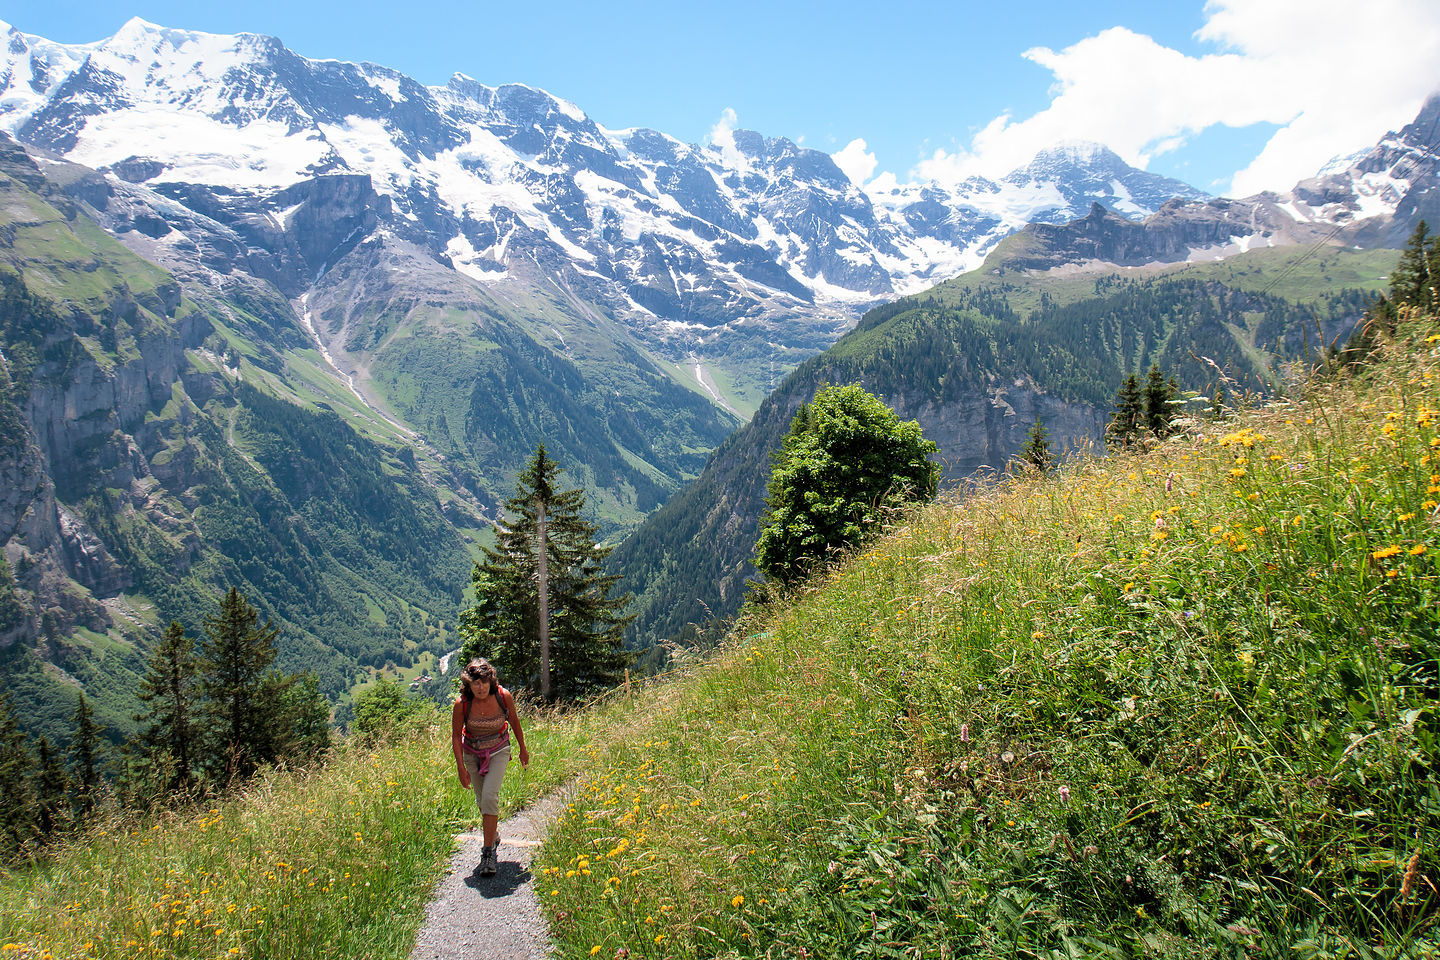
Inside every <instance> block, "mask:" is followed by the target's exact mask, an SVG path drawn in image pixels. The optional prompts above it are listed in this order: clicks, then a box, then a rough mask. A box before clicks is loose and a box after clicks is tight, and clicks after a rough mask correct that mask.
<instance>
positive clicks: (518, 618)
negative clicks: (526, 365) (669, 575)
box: [460, 443, 632, 700]
mask: <svg viewBox="0 0 1440 960" xmlns="http://www.w3.org/2000/svg"><path fill="white" fill-rule="evenodd" d="M562 472H563V470H562V469H561V467H560V466H559V465H558V464H557V463H556V462H555V461H554V460H551V459H550V457H549V456H548V455H547V454H546V452H545V445H544V444H543V443H542V444H540V446H539V447H537V448H536V450H535V455H534V457H532V458H531V460H530V463H529V465H528V466H527V467H526V469H525V472H524V473H522V474H521V475H520V477H519V479H518V480H517V481H516V484H515V495H514V496H513V497H511V498H510V499H509V500H507V501H505V514H506V516H507V518H508V519H507V520H505V521H504V522H502V523H499V524H497V525H496V543H495V546H494V547H489V548H486V550H485V556H484V559H482V560H480V561H478V562H477V563H476V564H475V566H474V569H473V571H472V572H471V583H472V584H473V585H474V588H475V604H474V606H472V607H470V608H469V609H467V610H466V611H465V612H464V613H463V614H462V615H461V618H460V635H461V637H462V638H463V641H464V644H463V653H462V656H463V657H464V658H465V659H467V660H468V659H470V658H473V657H476V656H482V657H487V658H488V659H490V660H491V661H492V662H493V663H494V664H495V666H496V669H497V670H499V671H500V674H501V677H502V680H503V681H505V682H507V683H512V684H516V685H519V686H523V687H526V688H528V689H530V690H534V691H536V692H537V693H538V694H539V695H540V696H541V697H542V698H544V699H547V700H574V699H577V698H579V697H583V696H585V695H587V694H589V693H592V692H595V691H598V690H603V689H605V688H607V687H611V686H614V685H615V684H616V683H618V682H619V681H620V679H621V677H622V676H623V673H624V670H625V667H626V666H627V664H628V663H629V662H630V657H629V655H628V654H626V652H625V651H624V649H623V648H622V646H621V639H622V634H623V632H624V629H625V626H626V624H628V623H629V622H630V620H631V619H632V618H631V617H628V616H626V615H624V614H623V612H622V611H623V610H624V608H625V606H626V605H627V604H628V603H629V600H630V598H629V597H628V596H619V597H616V596H611V590H613V589H614V586H615V584H616V582H617V581H618V580H619V579H620V578H619V577H618V576H615V575H613V574H612V575H607V574H604V573H602V572H601V565H602V563H603V562H604V560H605V557H606V556H608V555H609V553H610V549H611V548H609V547H602V546H599V545H598V544H597V543H596V542H595V533H596V531H595V526H594V524H592V523H590V522H589V521H587V520H585V518H584V517H583V516H581V512H582V511H583V510H584V508H585V494H584V492H583V491H581V490H575V489H571V490H561V489H559V487H558V485H557V484H558V480H559V475H560V474H561V473H562ZM542 517H543V518H544V523H543V530H542V524H541V518H542ZM542 532H543V541H544V543H545V553H544V556H545V564H544V566H545V568H546V569H545V574H546V576H545V578H544V579H545V581H546V591H545V599H546V603H545V606H546V607H547V608H548V617H547V620H548V628H549V629H548V640H549V650H548V659H549V667H550V670H549V677H548V680H549V682H548V684H546V683H545V682H544V681H545V680H546V677H545V676H544V671H543V669H542V666H543V664H542V653H543V652H544V651H542V649H541V643H542V638H543V637H544V635H545V633H546V631H545V626H546V624H542V623H541V616H540V612H541V606H542V604H541V602H540V585H539V583H540V568H541V563H540V547H539V544H540V543H541V541H542Z"/></svg>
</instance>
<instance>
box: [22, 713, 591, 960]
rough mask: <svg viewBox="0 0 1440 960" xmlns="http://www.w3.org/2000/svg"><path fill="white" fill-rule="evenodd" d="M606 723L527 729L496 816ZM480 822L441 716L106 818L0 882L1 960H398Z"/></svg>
mask: <svg viewBox="0 0 1440 960" xmlns="http://www.w3.org/2000/svg"><path fill="white" fill-rule="evenodd" d="M602 717H603V713H598V712H597V713H595V714H593V715H578V714H577V715H573V716H552V715H535V716H531V717H530V718H529V720H530V722H529V723H527V724H526V734H527V737H526V740H527V745H528V746H529V748H530V751H531V754H532V757H533V762H532V763H531V765H530V769H529V770H528V771H525V770H522V769H521V767H520V764H519V763H518V762H517V763H514V764H512V765H511V772H509V773H507V775H506V778H505V783H504V789H503V791H502V794H501V801H502V805H503V808H504V810H505V812H507V813H508V812H510V811H513V810H514V809H516V808H517V807H519V806H521V805H523V804H524V803H527V802H529V801H530V800H533V799H535V798H536V797H539V796H542V795H544V794H547V793H550V792H552V791H553V790H555V789H557V788H558V787H560V786H561V785H562V784H563V783H565V782H566V781H567V780H568V779H570V778H571V777H572V776H573V773H574V771H573V767H572V766H571V763H572V761H573V758H575V757H576V756H578V749H579V747H580V746H581V745H583V744H585V743H586V742H588V739H589V738H590V736H591V733H590V732H589V731H590V730H591V725H592V724H594V723H595V722H596V721H598V720H600V719H601V718H602ZM478 820H479V816H478V811H477V810H476V808H475V801H474V798H473V796H472V795H471V793H470V792H469V791H468V790H462V789H461V788H460V785H459V781H458V779H457V778H456V776H455V761H454V757H453V755H452V753H451V747H450V731H449V726H448V724H442V723H440V722H439V717H438V716H437V717H435V720H434V722H433V723H428V724H425V725H423V726H422V727H421V728H420V729H418V730H413V731H411V732H410V733H408V734H405V735H403V736H399V737H398V738H397V739H396V740H395V742H392V743H390V744H388V745H385V746H381V747H379V748H375V749H366V748H361V747H358V746H355V745H349V746H343V747H341V748H339V749H338V750H336V751H335V752H334V753H333V755H332V756H330V757H329V758H328V759H327V760H326V762H325V763H324V764H323V765H321V766H317V767H315V768H313V769H309V770H295V771H285V770H271V771H269V772H267V773H265V774H264V775H262V776H261V777H259V778H257V779H256V780H255V781H254V782H252V783H251V784H250V785H249V786H247V787H246V788H245V789H244V790H243V791H241V792H240V793H238V794H237V795H235V796H233V797H230V798H228V799H225V800H223V801H220V802H215V803H209V804H207V803H199V804H195V805H189V806H185V807H183V808H180V809H173V810H165V811H160V812H156V813H152V814H139V813H130V814H121V813H112V814H110V815H109V816H108V818H106V819H105V820H104V821H103V822H101V823H99V824H97V825H96V826H95V827H94V828H93V829H92V830H90V831H88V832H87V833H85V834H83V835H81V836H78V837H75V838H73V839H71V840H70V841H69V842H68V843H66V844H64V845H62V846H60V847H58V848H56V849H51V850H49V851H47V852H46V855H45V857H44V858H43V859H42V860H40V861H39V862H37V863H35V864H32V865H28V866H20V867H12V868H11V869H10V870H8V871H0V957H3V958H5V960H10V958H12V957H24V958H40V960H48V958H70V957H76V958H80V957H86V958H90V957H93V958H140V957H145V958H151V957H157V958H159V957H163V958H200V957H204V958H212V957H255V958H261V957H263V958H275V960H280V958H287V960H288V958H310V957H313V958H317V960H318V958H335V957H347V958H349V957H362V958H404V957H407V956H409V953H410V950H411V948H412V946H413V945H414V941H415V935H416V932H417V930H418V929H419V925H420V923H421V921H422V920H423V919H424V904H425V901H426V898H427V897H428V896H429V894H430V891H431V890H432V888H433V886H434V884H435V882H436V881H437V880H438V879H439V877H440V876H441V875H443V872H444V869H445V866H446V864H447V862H448V860H449V857H450V854H451V852H452V851H453V849H454V844H455V836H456V834H458V833H461V832H464V831H466V830H469V829H472V828H473V827H474V826H475V824H476V823H477V822H478Z"/></svg>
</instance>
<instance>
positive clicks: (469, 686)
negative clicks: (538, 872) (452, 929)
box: [450, 660, 530, 877]
mask: <svg viewBox="0 0 1440 960" xmlns="http://www.w3.org/2000/svg"><path fill="white" fill-rule="evenodd" d="M511 728H514V730H515V739H516V740H517V741H519V743H520V765H521V766H522V767H528V766H529V765H530V752H529V751H528V750H526V749H525V733H524V731H522V730H521V729H520V716H519V714H517V713H516V712H515V698H514V697H512V696H511V695H510V691H509V690H506V689H505V688H504V687H502V686H500V680H499V678H498V677H497V676H496V674H495V668H494V667H492V666H491V665H490V663H489V662H488V661H486V660H471V661H470V662H469V663H468V664H466V665H465V669H464V670H463V671H462V672H461V674H460V696H459V697H457V698H456V699H455V708H454V710H453V711H452V712H451V718H450V740H451V743H452V744H453V745H454V748H455V771H456V773H458V774H459V775H460V786H462V787H469V788H471V789H473V790H474V791H475V802H476V803H477V804H479V805H480V822H481V823H482V824H483V827H484V833H485V848H484V849H483V850H482V851H481V852H480V875H481V876H485V877H489V876H494V874H495V870H496V850H497V849H498V848H499V846H500V781H501V780H502V779H504V777H505V768H506V766H508V765H509V763H510V730H511Z"/></svg>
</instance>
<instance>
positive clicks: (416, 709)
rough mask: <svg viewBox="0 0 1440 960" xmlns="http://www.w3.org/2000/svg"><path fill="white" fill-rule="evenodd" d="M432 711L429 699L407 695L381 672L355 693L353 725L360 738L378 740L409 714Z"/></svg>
mask: <svg viewBox="0 0 1440 960" xmlns="http://www.w3.org/2000/svg"><path fill="white" fill-rule="evenodd" d="M433 711H434V707H433V706H432V705H431V704H430V702H429V701H427V700H421V699H420V698H418V697H412V696H410V695H409V694H408V693H406V691H405V690H404V689H403V688H402V687H401V686H400V684H399V683H397V682H395V681H394V680H391V679H390V678H388V677H386V676H385V675H384V674H381V675H380V679H378V680H377V681H376V682H375V683H374V684H373V685H372V686H370V687H367V688H366V689H364V690H361V691H360V692H359V693H358V694H356V695H355V723H354V725H353V727H352V729H353V730H354V731H355V734H356V736H358V737H360V738H361V739H362V740H365V741H374V740H379V739H381V738H383V737H385V736H386V735H387V734H388V733H390V732H391V731H393V730H396V729H398V728H400V727H402V726H403V725H404V724H405V723H407V722H408V721H409V720H410V719H411V718H412V717H418V716H423V715H424V714H426V713H433Z"/></svg>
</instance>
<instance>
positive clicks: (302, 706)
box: [255, 670, 330, 763]
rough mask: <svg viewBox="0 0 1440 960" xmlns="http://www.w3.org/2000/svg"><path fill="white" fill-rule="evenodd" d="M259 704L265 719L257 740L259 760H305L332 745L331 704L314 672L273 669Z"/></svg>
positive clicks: (261, 689)
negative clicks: (322, 691) (284, 671)
mask: <svg viewBox="0 0 1440 960" xmlns="http://www.w3.org/2000/svg"><path fill="white" fill-rule="evenodd" d="M257 706H258V707H259V713H260V716H261V717H262V718H263V719H264V722H263V723H262V725H261V726H260V728H259V731H258V733H257V739H256V742H255V759H256V762H258V763H269V762H273V761H276V760H285V761H288V762H291V763H303V762H307V761H314V760H318V759H319V758H320V757H321V755H322V754H324V752H325V751H326V750H328V749H330V704H329V702H328V701H327V700H326V699H325V696H324V694H322V693H321V692H320V681H319V680H317V679H316V678H315V675H314V674H313V673H310V672H308V671H307V672H305V673H288V674H287V673H280V672H279V671H278V670H271V671H269V672H268V673H266V674H265V679H264V680H263V681H262V682H261V684H260V693H259V696H258V703H257Z"/></svg>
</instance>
